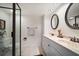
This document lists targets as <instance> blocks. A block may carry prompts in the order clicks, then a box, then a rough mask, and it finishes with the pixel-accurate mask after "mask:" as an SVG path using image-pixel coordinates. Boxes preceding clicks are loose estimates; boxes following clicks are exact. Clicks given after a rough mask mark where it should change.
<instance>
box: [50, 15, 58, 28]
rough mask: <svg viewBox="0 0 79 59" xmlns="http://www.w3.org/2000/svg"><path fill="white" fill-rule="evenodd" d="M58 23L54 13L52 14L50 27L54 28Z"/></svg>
mask: <svg viewBox="0 0 79 59" xmlns="http://www.w3.org/2000/svg"><path fill="white" fill-rule="evenodd" d="M58 24H59V18H58V16H57V15H56V14H54V15H53V16H52V18H51V28H52V29H56V28H57V27H58Z"/></svg>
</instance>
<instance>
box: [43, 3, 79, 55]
mask: <svg viewBox="0 0 79 59" xmlns="http://www.w3.org/2000/svg"><path fill="white" fill-rule="evenodd" d="M78 10H79V4H76V3H70V4H69V6H68V8H67V10H66V13H65V23H66V25H67V26H68V27H69V28H70V29H73V30H74V31H75V30H76V31H77V30H79V13H78V12H79V11H78ZM60 21H62V19H59V17H58V15H57V14H53V16H52V17H51V22H50V23H51V28H52V30H53V33H54V32H55V31H57V30H55V29H57V27H58V24H59V22H60ZM62 25H63V23H62ZM61 28H65V26H64V27H61ZM63 31H64V30H63ZM65 31H68V30H66V29H65ZM50 32H51V31H50ZM68 33H69V32H68ZM68 33H67V34H68ZM70 33H71V32H70ZM73 33H74V32H73ZM64 34H65V33H64ZM76 35H77V34H73V36H74V37H73V36H72V37H69V36H66V35H64V36H63V35H62V31H61V29H60V28H58V34H57V35H55V34H49V33H48V34H44V35H43V39H42V48H43V52H44V54H45V55H47V56H79V38H78V36H76ZM70 36H71V35H70ZM75 36H76V37H75Z"/></svg>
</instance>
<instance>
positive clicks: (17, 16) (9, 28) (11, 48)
mask: <svg viewBox="0 0 79 59" xmlns="http://www.w3.org/2000/svg"><path fill="white" fill-rule="evenodd" d="M14 4H15V7H14V8H13V3H0V56H15V55H16V56H21V8H20V6H19V5H18V4H17V3H14ZM13 9H15V12H13V11H14V10H13ZM13 16H14V17H13ZM13 20H15V21H13ZM13 25H14V26H15V27H14V26H13ZM13 30H15V32H14V31H13ZM13 33H15V34H13ZM13 38H15V39H13Z"/></svg>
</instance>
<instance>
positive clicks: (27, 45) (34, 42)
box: [22, 15, 42, 55]
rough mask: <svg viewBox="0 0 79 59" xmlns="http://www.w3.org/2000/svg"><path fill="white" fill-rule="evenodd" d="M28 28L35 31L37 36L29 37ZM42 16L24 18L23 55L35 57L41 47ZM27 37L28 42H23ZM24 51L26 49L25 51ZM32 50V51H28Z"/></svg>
mask: <svg viewBox="0 0 79 59" xmlns="http://www.w3.org/2000/svg"><path fill="white" fill-rule="evenodd" d="M27 27H30V28H33V27H36V29H35V35H34V36H29V35H28V29H27ZM41 27H42V16H27V15H26V16H22V55H35V54H37V52H35V51H36V50H37V49H38V48H39V47H40V45H41V35H42V28H41ZM24 37H27V40H23V39H24ZM24 49H26V50H25V51H24ZM28 50H30V51H28Z"/></svg>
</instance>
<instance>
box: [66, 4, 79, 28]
mask: <svg viewBox="0 0 79 59" xmlns="http://www.w3.org/2000/svg"><path fill="white" fill-rule="evenodd" d="M65 22H66V24H67V25H68V26H69V27H70V28H72V29H79V4H78V3H74V4H73V3H71V4H70V5H69V6H68V8H67V10H66V13H65Z"/></svg>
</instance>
